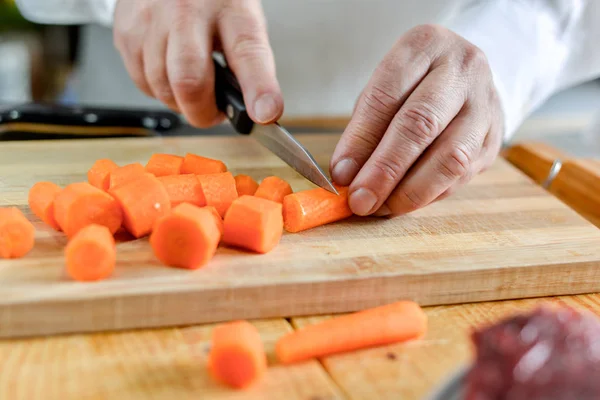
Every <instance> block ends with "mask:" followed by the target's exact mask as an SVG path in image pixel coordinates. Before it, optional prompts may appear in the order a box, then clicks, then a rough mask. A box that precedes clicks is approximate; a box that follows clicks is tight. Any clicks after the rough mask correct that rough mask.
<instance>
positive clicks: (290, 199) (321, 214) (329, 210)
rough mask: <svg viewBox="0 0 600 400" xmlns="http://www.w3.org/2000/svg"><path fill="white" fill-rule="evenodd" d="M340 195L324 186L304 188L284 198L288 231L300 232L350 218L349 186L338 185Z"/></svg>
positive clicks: (284, 217)
mask: <svg viewBox="0 0 600 400" xmlns="http://www.w3.org/2000/svg"><path fill="white" fill-rule="evenodd" d="M336 189H337V191H338V193H339V196H337V195H335V194H334V193H331V192H329V191H327V190H325V189H323V188H316V189H310V190H303V191H301V192H296V193H293V194H290V195H288V196H286V197H285V198H284V199H283V222H284V224H285V225H284V228H285V230H286V231H288V232H300V231H304V230H307V229H311V228H315V227H317V226H321V225H325V224H329V223H331V222H335V221H339V220H342V219H345V218H348V217H350V216H351V215H352V210H350V206H349V205H348V188H347V187H336Z"/></svg>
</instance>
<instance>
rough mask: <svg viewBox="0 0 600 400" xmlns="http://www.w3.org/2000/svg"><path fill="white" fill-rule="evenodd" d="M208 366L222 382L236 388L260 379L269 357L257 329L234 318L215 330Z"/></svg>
mask: <svg viewBox="0 0 600 400" xmlns="http://www.w3.org/2000/svg"><path fill="white" fill-rule="evenodd" d="M208 369H209V372H210V374H211V375H212V377H213V378H214V379H215V380H216V381H217V382H220V383H223V384H225V385H227V386H230V387H232V388H235V389H243V388H247V387H249V386H251V385H253V384H255V383H256V382H258V381H259V380H260V379H261V378H262V377H263V376H264V374H265V371H266V370H267V356H266V354H265V349H264V345H263V342H262V340H261V338H260V334H259V333H258V330H257V329H256V328H255V327H254V325H252V324H250V323H249V322H247V321H232V322H228V323H224V324H220V325H217V326H216V327H215V328H214V329H213V333H212V344H211V350H210V354H209V356H208Z"/></svg>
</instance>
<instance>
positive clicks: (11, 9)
mask: <svg viewBox="0 0 600 400" xmlns="http://www.w3.org/2000/svg"><path fill="white" fill-rule="evenodd" d="M36 27H37V26H36V25H35V24H33V23H31V22H29V21H27V20H26V19H25V18H23V16H22V15H21V13H20V12H19V9H18V8H17V5H16V4H15V2H14V0H0V32H6V31H15V30H24V29H26V30H30V29H35V28H36Z"/></svg>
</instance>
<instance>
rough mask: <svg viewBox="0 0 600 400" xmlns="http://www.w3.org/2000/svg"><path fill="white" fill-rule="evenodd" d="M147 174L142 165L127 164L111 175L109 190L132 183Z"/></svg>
mask: <svg viewBox="0 0 600 400" xmlns="http://www.w3.org/2000/svg"><path fill="white" fill-rule="evenodd" d="M145 173H146V169H145V168H144V166H143V165H142V164H140V163H133V164H127V165H124V166H122V167H119V168H117V169H115V170H114V171H112V172H111V173H110V184H109V189H112V188H114V187H116V186H118V185H122V184H124V183H127V182H130V181H132V180H134V179H136V178H139V177H140V176H142V175H144V174H145Z"/></svg>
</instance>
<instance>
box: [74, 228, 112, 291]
mask: <svg viewBox="0 0 600 400" xmlns="http://www.w3.org/2000/svg"><path fill="white" fill-rule="evenodd" d="M115 263H116V247H115V240H114V238H113V236H112V233H111V232H110V231H109V230H108V228H107V227H105V226H102V225H96V224H91V225H87V226H86V227H84V228H82V229H81V230H80V231H79V232H77V233H76V234H75V235H74V236H73V238H72V239H71V240H69V242H68V243H67V246H66V247H65V265H66V270H67V274H68V275H69V276H70V277H71V278H72V279H74V280H76V281H82V282H91V281H99V280H103V279H106V278H108V277H109V276H111V275H112V273H113V271H114V269H115Z"/></svg>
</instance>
